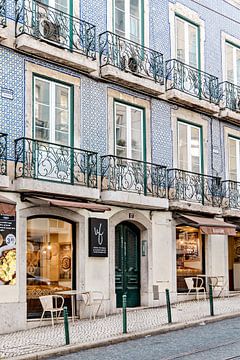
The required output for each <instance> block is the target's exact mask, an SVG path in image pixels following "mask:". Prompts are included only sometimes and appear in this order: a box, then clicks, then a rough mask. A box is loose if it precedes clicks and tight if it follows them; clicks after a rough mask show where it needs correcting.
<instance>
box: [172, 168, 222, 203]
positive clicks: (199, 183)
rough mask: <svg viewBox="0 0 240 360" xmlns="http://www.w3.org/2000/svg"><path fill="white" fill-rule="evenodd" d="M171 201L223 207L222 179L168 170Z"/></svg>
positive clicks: (178, 170)
mask: <svg viewBox="0 0 240 360" xmlns="http://www.w3.org/2000/svg"><path fill="white" fill-rule="evenodd" d="M168 198H169V200H177V201H188V202H195V203H200V204H202V205H209V206H221V201H222V185H221V178H219V177H214V176H208V175H203V174H198V173H194V172H190V171H184V170H180V169H169V170H168Z"/></svg>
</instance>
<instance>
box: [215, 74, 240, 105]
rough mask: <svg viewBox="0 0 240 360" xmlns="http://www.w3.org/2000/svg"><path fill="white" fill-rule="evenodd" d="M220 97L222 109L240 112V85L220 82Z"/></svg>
mask: <svg viewBox="0 0 240 360" xmlns="http://www.w3.org/2000/svg"><path fill="white" fill-rule="evenodd" d="M219 98H220V104H221V108H222V109H229V110H232V111H236V112H240V86H237V85H234V84H232V83H230V82H228V81H224V82H222V83H221V84H219Z"/></svg>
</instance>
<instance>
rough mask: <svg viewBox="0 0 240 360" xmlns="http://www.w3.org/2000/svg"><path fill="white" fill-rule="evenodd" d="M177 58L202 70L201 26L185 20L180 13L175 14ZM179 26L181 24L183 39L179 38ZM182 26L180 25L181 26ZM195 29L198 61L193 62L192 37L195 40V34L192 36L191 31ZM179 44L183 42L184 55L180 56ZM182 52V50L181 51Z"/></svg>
mask: <svg viewBox="0 0 240 360" xmlns="http://www.w3.org/2000/svg"><path fill="white" fill-rule="evenodd" d="M174 21H175V57H176V59H177V60H180V61H182V62H184V63H185V64H187V65H190V66H193V67H195V68H197V69H199V70H200V69H201V48H200V39H201V31H200V26H199V24H196V23H195V22H193V21H191V20H189V19H187V18H185V17H184V16H182V15H179V14H178V13H175V19H174ZM178 24H181V26H182V31H183V34H182V36H181V37H179V36H178ZM179 26H180V25H179ZM193 29H195V30H196V34H195V38H196V46H195V50H196V59H195V61H193V56H192V59H191V51H190V40H191V36H192V40H193V39H194V36H193V33H192V34H191V30H193ZM178 42H182V44H183V46H184V49H183V54H182V55H180V54H179V52H178ZM179 50H180V49H179Z"/></svg>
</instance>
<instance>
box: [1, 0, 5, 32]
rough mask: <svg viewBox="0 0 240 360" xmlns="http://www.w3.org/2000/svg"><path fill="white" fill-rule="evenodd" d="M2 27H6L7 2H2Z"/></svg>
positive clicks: (3, 0)
mask: <svg viewBox="0 0 240 360" xmlns="http://www.w3.org/2000/svg"><path fill="white" fill-rule="evenodd" d="M0 26H1V27H5V26H6V0H0Z"/></svg>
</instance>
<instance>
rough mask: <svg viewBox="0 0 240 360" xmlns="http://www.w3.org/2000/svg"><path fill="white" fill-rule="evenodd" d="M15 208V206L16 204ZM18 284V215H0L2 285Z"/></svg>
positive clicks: (0, 283) (0, 281) (0, 278)
mask: <svg viewBox="0 0 240 360" xmlns="http://www.w3.org/2000/svg"><path fill="white" fill-rule="evenodd" d="M14 208H15V206H14ZM15 284H16V217H15V211H14V215H13V212H11V215H10V214H9V215H8V214H4V215H3V214H1V215H0V286H1V285H15Z"/></svg>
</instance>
